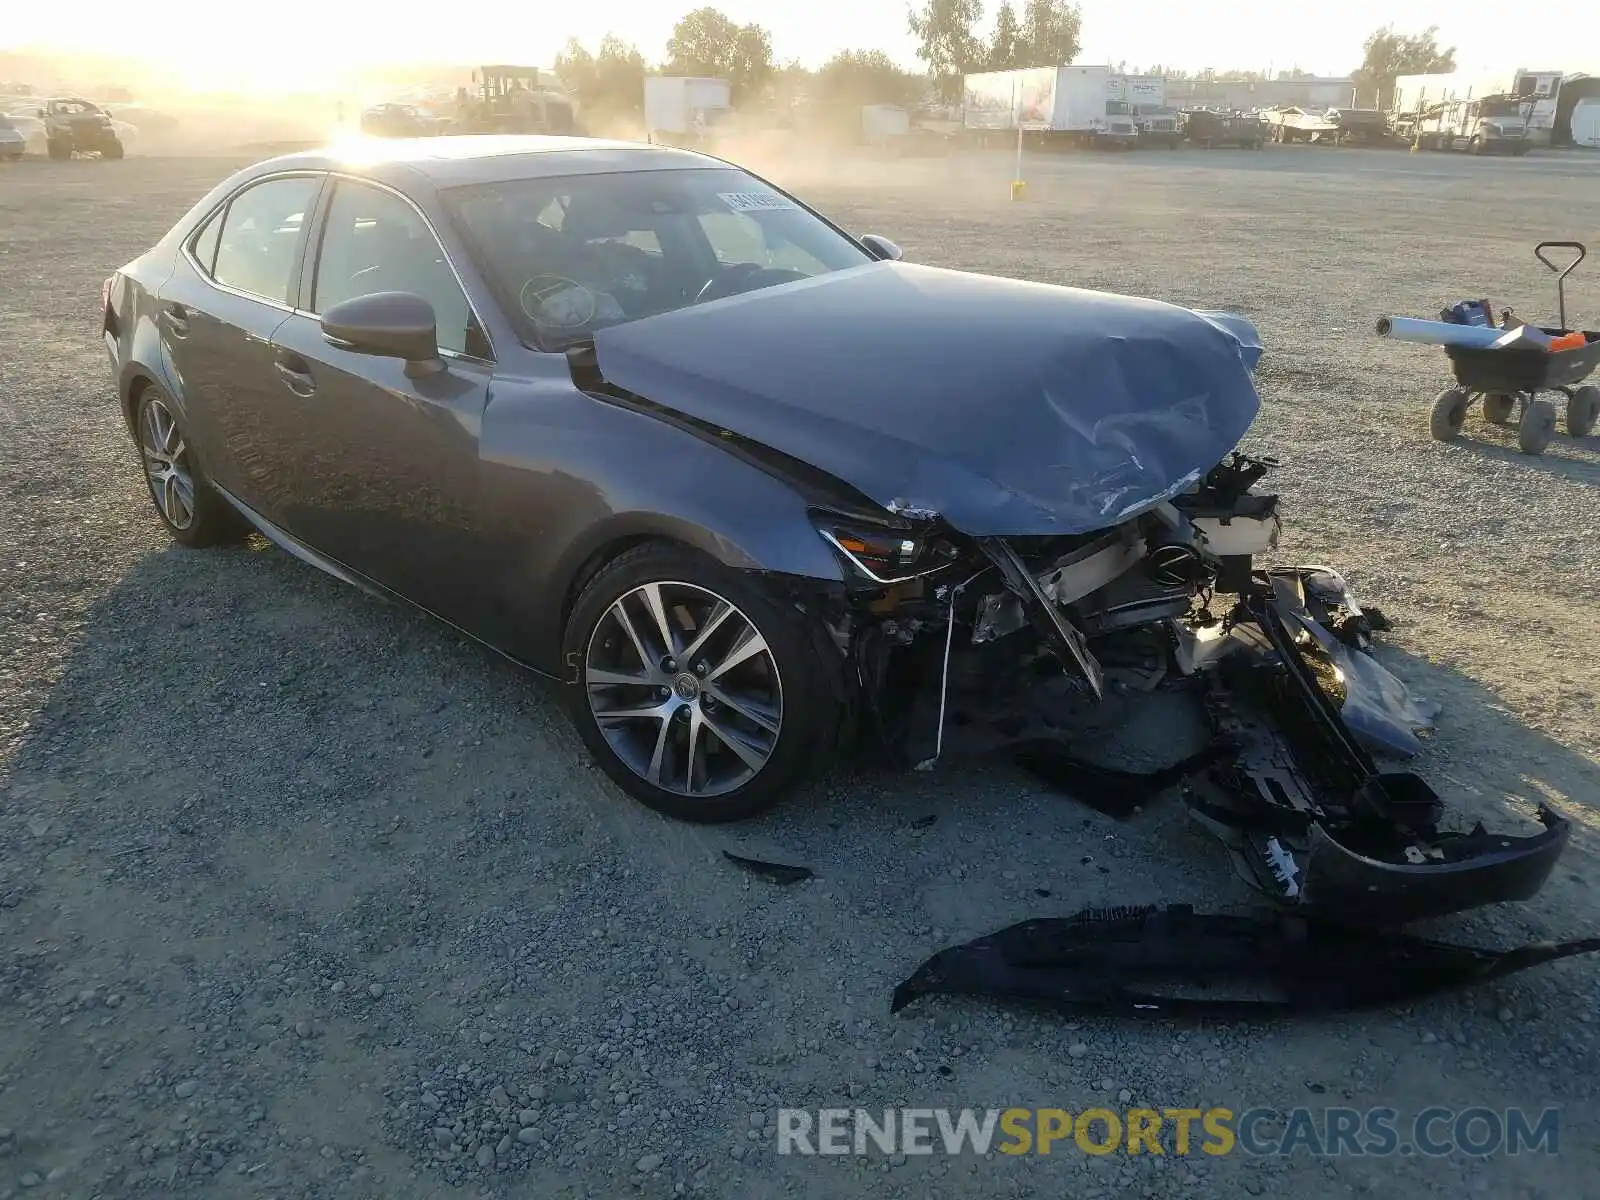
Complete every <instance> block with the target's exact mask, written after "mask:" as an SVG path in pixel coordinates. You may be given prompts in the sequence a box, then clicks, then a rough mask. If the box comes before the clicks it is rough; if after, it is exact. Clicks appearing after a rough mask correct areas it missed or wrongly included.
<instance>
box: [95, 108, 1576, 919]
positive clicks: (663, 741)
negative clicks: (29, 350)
mask: <svg viewBox="0 0 1600 1200" xmlns="http://www.w3.org/2000/svg"><path fill="white" fill-rule="evenodd" d="M899 259H900V253H899V251H898V249H897V248H896V247H895V246H894V245H893V244H892V243H890V242H888V241H886V240H884V239H882V238H879V237H872V236H860V237H856V236H852V235H850V234H848V233H846V232H844V231H843V230H841V229H839V228H837V227H836V226H834V225H833V224H831V223H830V222H828V221H827V220H826V219H825V218H823V217H821V216H820V215H818V214H817V213H815V212H814V211H812V210H810V209H808V208H806V207H805V206H804V205H803V204H801V203H800V202H799V201H797V200H795V199H794V198H793V197H791V196H789V195H787V194H786V193H784V192H782V191H780V190H778V189H776V188H774V187H772V186H771V185H769V184H767V183H766V182H764V181H762V180H760V179H757V178H755V177H753V176H751V175H749V174H748V173H746V172H744V171H741V170H739V169H737V168H735V167H732V166H730V165H728V164H726V163H723V162H720V161H718V160H715V159H710V158H706V157H704V156H700V155H695V154H690V153H686V152H683V151H679V150H671V149H664V148H659V147H644V146H635V145H629V144H624V143H611V142H599V141H590V140H585V139H564V138H544V139H537V138H535V139H522V138H513V139H502V138H468V139H454V138H442V139H427V140H426V141H422V142H417V143H406V142H389V143H386V144H384V145H383V146H382V147H380V148H373V149H370V150H366V151H363V152H362V153H361V154H359V155H354V156H352V155H350V154H337V153H334V152H331V151H328V152H312V153H307V154H299V155H293V156H289V157H286V158H280V159H275V160H272V161H270V162H267V163H263V164H259V165H258V166H256V167H252V168H250V169H248V170H246V171H243V172H240V173H239V174H237V175H236V176H234V177H233V178H231V179H229V180H227V181H226V182H224V183H223V184H222V185H220V186H219V187H218V188H217V189H216V190H215V191H214V192H213V193H212V194H211V195H210V196H208V197H206V198H205V199H204V200H202V201H201V202H200V203H199V204H198V205H196V207H195V208H194V210H193V211H191V212H190V213H189V214H188V216H186V217H185V218H184V219H183V220H182V221H180V222H179V224H178V226H177V227H175V228H174V230H173V231H172V232H171V233H170V234H168V235H167V237H166V238H164V239H163V240H162V242H161V243H159V244H158V245H157V246H156V247H155V248H154V249H152V250H151V251H150V252H149V253H147V254H146V255H144V256H141V258H139V259H137V260H135V261H134V262H133V263H130V264H129V265H128V266H126V267H124V268H123V269H122V270H120V271H119V272H118V273H117V274H115V275H114V276H113V277H112V278H111V279H109V280H107V282H106V289H105V296H104V310H103V312H104V336H105V342H106V346H107V349H108V352H109V354H110V357H111V360H112V364H113V368H114V370H115V373H116V377H117V382H118V390H119V395H120V398H121V401H122V405H123V412H124V416H125V418H126V420H127V424H128V428H129V431H130V433H131V434H132V435H133V437H134V439H135V441H136V443H137V444H138V446H139V449H140V458H141V461H142V464H143V467H144V471H145V476H146V479H147V482H148V484H149V487H150V492H151V497H152V500H153V501H154V503H155V506H156V509H157V512H158V514H159V515H160V517H161V519H162V521H163V522H164V523H165V524H166V525H167V527H168V528H169V530H170V531H171V532H172V533H173V535H174V536H175V537H176V538H177V539H178V540H179V541H180V542H182V543H184V544H187V545H196V546H198V545H206V544H213V543H216V542H221V541H226V540H228V539H229V538H232V537H236V536H239V535H240V534H241V533H242V532H244V531H245V530H247V529H248V528H251V527H254V528H255V529H258V530H260V531H261V532H263V533H264V534H266V535H267V536H268V537H270V538H272V539H274V540H275V541H277V542H278V543H280V544H281V545H283V546H285V547H287V548H288V549H290V550H291V551H292V552H293V553H295V554H296V555H298V556H300V557H301V558H303V559H305V560H307V561H308V562H311V563H313V564H314V565H317V566H320V567H322V568H323V569H325V570H328V571H330V572H332V573H334V574H336V575H338V576H339V577H340V578H343V579H345V580H347V581H349V582H352V583H355V584H357V585H359V586H362V587H365V588H367V589H369V590H372V591H375V592H378V593H380V594H385V595H391V596H396V597H399V598H402V599H405V600H407V601H410V602H412V603H414V604H416V605H418V606H420V607H422V608H424V609H426V610H428V611H429V612H431V613H433V614H434V615H436V616H438V617H441V618H443V619H445V620H447V621H449V622H450V623H452V624H453V625H455V626H456V627H458V628H459V629H461V630H463V631H465V632H467V633H469V634H471V635H472V636H474V637H476V638H478V639H480V640H482V641H484V642H486V643H488V644H489V645H491V646H493V647H495V648H496V649H498V650H500V651H502V652H503V653H505V654H507V655H508V656H510V657H512V658H513V659H515V660H516V661H518V662H521V663H523V664H525V665H527V666H530V667H532V668H533V669H535V670H537V671H539V672H542V673H544V674H546V675H549V676H552V677H554V678H556V679H558V680H560V681H561V684H562V686H563V691H564V694H565V696H566V699H567V702H568V706H569V708H570V709H571V712H572V715H573V718H574V721H575V723H576V726H577V729H578V731H579V733H580V734H581V736H582V738H583V740H584V741H585V743H586V744H587V746H588V747H589V749H590V750H591V751H592V753H593V754H594V755H595V757H596V760H597V761H598V762H599V764H600V765H601V766H602V767H603V769H604V770H605V771H606V772H607V773H608V774H609V775H610V776H611V777H612V778H613V779H614V780H616V781H617V783H618V784H619V785H621V787H622V788H623V789H624V790H625V791H627V792H628V793H630V794H631V795H633V796H635V797H637V798H638V799H639V800H641V801H642V802H644V803H645V804H647V805H649V806H651V807H652V808H655V809H658V810H660V811H662V812H665V813H669V814H671V815H673V816H675V817H680V818H684V819H688V820H695V821H725V820H732V819H736V818H740V817H746V816H749V815H751V814H753V813H756V812H759V811H761V810H763V809H764V808H766V807H768V806H769V805H771V804H772V803H774V802H775V801H776V800H778V799H779V798H780V797H781V796H782V795H783V794H784V793H785V792H786V791H787V790H789V789H790V788H791V787H793V786H794V785H795V784H796V783H797V782H798V781H799V780H800V779H801V777H802V776H804V775H806V774H808V773H811V772H815V771H817V770H818V769H820V768H822V767H823V766H824V765H825V764H826V763H827V762H828V761H829V759H830V758H831V757H832V756H833V755H834V754H835V753H836V752H837V751H839V750H841V749H846V748H856V749H859V748H862V747H867V748H875V749H878V750H880V751H884V752H887V753H888V754H889V755H891V756H892V757H894V758H896V759H897V760H899V761H900V762H902V763H904V764H905V765H907V766H924V767H927V766H932V765H933V764H934V763H936V762H937V761H938V760H939V759H940V758H941V757H944V756H946V755H948V754H949V753H951V752H952V750H953V749H954V748H955V746H956V743H958V742H959V741H961V740H962V739H963V738H966V739H968V740H973V739H974V738H975V739H976V740H977V741H978V742H982V743H983V744H985V745H987V746H989V747H991V748H993V747H995V746H1005V745H1012V746H1017V747H1026V746H1032V747H1037V746H1038V745H1040V744H1041V742H1042V743H1045V744H1049V743H1050V742H1051V741H1052V739H1054V740H1057V741H1061V740H1064V739H1067V738H1069V737H1070V732H1071V729H1072V727H1073V725H1074V724H1075V723H1076V722H1078V721H1081V720H1083V719H1085V715H1086V714H1088V713H1091V712H1093V711H1094V710H1095V709H1096V708H1097V707H1099V706H1103V705H1105V704H1107V703H1111V702H1117V701H1121V702H1125V701H1126V700H1127V699H1128V698H1129V697H1132V698H1133V699H1134V700H1135V701H1136V703H1135V704H1134V705H1133V707H1132V709H1131V710H1130V711H1131V712H1133V713H1134V714H1136V713H1137V710H1138V703H1139V702H1142V701H1141V700H1140V698H1141V697H1143V698H1146V699H1149V698H1151V697H1153V696H1154V695H1156V694H1157V693H1160V694H1162V695H1167V694H1171V695H1176V696H1179V697H1181V698H1183V699H1184V700H1186V701H1188V702H1190V703H1192V705H1193V707H1194V711H1195V713H1196V714H1198V715H1199V717H1200V718H1201V719H1202V720H1203V721H1204V722H1205V724H1206V727H1207V731H1208V735H1209V742H1210V744H1209V746H1207V747H1206V748H1205V749H1204V752H1203V753H1200V754H1198V755H1196V756H1194V757H1192V758H1190V759H1187V760H1186V761H1185V762H1184V763H1180V764H1175V766H1176V767H1177V769H1176V771H1175V773H1173V774H1172V775H1170V778H1171V780H1172V781H1174V782H1176V781H1181V782H1182V783H1183V785H1184V789H1185V796H1186V798H1187V800H1188V802H1189V803H1190V805H1191V807H1192V809H1193V811H1194V813H1195V815H1196V816H1197V817H1198V818H1199V819H1200V821H1201V822H1202V823H1204V824H1205V825H1206V826H1208V827H1209V828H1210V829H1212V830H1213V831H1214V832H1216V833H1217V834H1218V835H1219V836H1221V837H1222V838H1223V840H1224V841H1225V843H1226V844H1227V845H1228V846H1229V848H1230V850H1231V851H1232V853H1233V854H1234V856H1235V859H1236V861H1237V863H1238V865H1239V867H1240V869H1241V870H1242V871H1243V872H1244V873H1245V874H1246V876H1247V877H1248V878H1249V879H1251V881H1252V882H1254V883H1256V884H1257V885H1258V886H1260V887H1261V888H1262V889H1264V890H1265V891H1266V892H1268V893H1269V894H1271V895H1273V896H1274V897H1276V898H1278V899H1280V900H1282V901H1284V902H1286V903H1290V904H1297V905H1314V906H1317V907H1318V908H1324V909H1335V910H1338V911H1342V912H1348V913H1351V914H1352V915H1354V914H1357V913H1359V914H1361V915H1362V916H1363V919H1377V920H1389V919H1394V920H1400V919H1404V918H1406V917H1409V916H1414V915H1418V914H1421V913H1429V912H1443V911H1451V910H1454V909H1460V908H1465V907H1469V906H1472V905H1476V904H1482V903H1488V902H1491V901H1495V900H1502V899H1514V898H1520V897H1526V896H1528V895H1531V894H1533V892H1535V891H1536V890H1537V889H1538V888H1539V887H1540V885H1541V884H1542V883H1543V881H1544V879H1545V877H1546V875H1547V874H1548V873H1549V871H1550V869H1551V867H1552V865H1553V864H1554V862H1555V859H1556V857H1557V856H1558V855H1559V854H1560V852H1561V849H1562V847H1563V845H1564V843H1565V839H1566V836H1567V830H1566V825H1565V824H1564V823H1563V822H1562V821H1561V820H1560V819H1559V818H1558V817H1556V816H1555V815H1554V814H1553V813H1549V812H1541V813H1540V817H1541V819H1542V821H1543V826H1544V828H1543V829H1542V830H1539V831H1536V832H1533V833H1531V834H1529V835H1527V836H1518V837H1512V836H1504V835H1498V834H1490V833H1488V832H1487V831H1485V830H1483V829H1482V828H1481V827H1478V828H1473V829H1471V830H1466V831H1460V832H1450V831H1448V829H1447V825H1446V823H1445V822H1444V819H1443V814H1442V804H1441V802H1440V801H1439V799H1438V797H1437V796H1436V795H1435V794H1434V793H1433V792H1432V791H1431V789H1429V787H1428V785H1427V784H1426V783H1424V782H1423V781H1422V780H1421V779H1420V778H1418V777H1416V776H1414V775H1411V774H1409V773H1405V772H1396V771H1388V770H1382V769H1380V768H1379V767H1378V765H1377V763H1376V761H1375V760H1374V758H1373V757H1371V755H1372V753H1373V752H1374V748H1377V749H1378V750H1381V751H1382V752H1384V753H1387V754H1391V755H1392V754H1399V755H1402V756H1403V755H1405V754H1407V753H1411V752H1414V750H1415V749H1416V742H1415V732H1414V731H1415V729H1416V728H1418V727H1422V726H1425V725H1426V724H1427V722H1428V721H1429V720H1430V719H1431V713H1429V712H1428V710H1427V709H1426V707H1425V706H1423V705H1420V704H1419V703H1418V702H1416V701H1415V700H1413V699H1412V698H1411V697H1409V696H1408V695H1407V694H1406V692H1405V689H1404V688H1403V687H1402V686H1401V685H1400V684H1399V681H1398V680H1396V679H1395V678H1394V677H1393V676H1391V675H1389V674H1388V673H1387V672H1385V671H1384V670H1383V669H1382V667H1381V666H1379V665H1378V663H1377V661H1376V660H1375V659H1373V658H1372V657H1371V656H1370V655H1369V654H1368V653H1367V644H1368V639H1369V637H1370V634H1371V631H1372V627H1373V625H1374V623H1375V622H1374V621H1372V620H1371V619H1370V618H1369V615H1368V614H1366V613H1363V612H1362V610H1361V609H1360V607H1359V606H1358V605H1357V604H1356V603H1355V601H1354V600H1353V598H1351V597H1350V595H1349V593H1348V589H1346V588H1345V587H1344V585H1343V581H1342V580H1341V579H1339V577H1338V575H1337V573H1336V572H1334V571H1332V570H1329V569H1327V568H1306V569H1303V570H1265V569H1263V568H1262V567H1260V566H1259V565H1258V564H1257V563H1256V561H1255V559H1256V556H1258V555H1261V554H1263V553H1265V552H1267V551H1269V550H1271V549H1272V548H1273V547H1274V546H1275V544H1276V540H1277V536H1278V530H1279V514H1278V504H1277V499H1276V497H1274V496H1272V495H1270V494H1263V493H1261V492H1259V491H1258V490H1256V485H1257V484H1258V483H1259V482H1260V481H1261V480H1262V478H1263V477H1264V476H1265V475H1266V473H1267V471H1268V470H1269V467H1270V465H1271V464H1269V463H1266V462H1262V461H1257V460H1254V459H1251V458H1249V457H1245V456H1241V455H1239V454H1238V453H1236V452H1235V447H1236V446H1237V445H1238V443H1239V441H1240V439H1241V438H1242V437H1243V435H1244V434H1245V433H1246V431H1247V430H1248V429H1249V427H1250V425H1251V422H1252V421H1253V419H1254V417H1255V415H1256V411H1257V407H1258V398H1257V395H1256V391H1255V387H1254V384H1253V380H1252V371H1253V369H1254V367H1255V365H1256V362H1257V360H1258V358H1259V356H1260V354H1261V347H1260V345H1259V342H1258V341H1257V339H1256V335H1255V331H1254V329H1253V328H1252V327H1251V326H1250V325H1249V323H1248V322H1246V321H1244V320H1242V319H1241V318H1238V317H1232V316H1227V315H1224V314H1217V313H1201V312H1194V311H1190V310H1188V309H1184V308H1180V307H1176V306H1173V305H1170V304H1162V303H1157V302H1155V301H1151V300H1141V299H1133V298H1128V297H1123V296H1114V295H1108V294H1104V293H1099V292H1091V291H1083V290H1077V289H1071V288H1062V287H1052V286H1044V285H1040V284H1033V283H1025V282H1021V281H1017V280H1010V279H998V278H990V277H986V276H981V275H973V274H966V273H962V272H956V271H946V270H937V269H934V268H930V267H922V266H915V265H911V264H908V263H904V262H901V261H899ZM1086 769H1087V768H1086ZM1164 778H1165V777H1164ZM1069 783H1070V781H1069Z"/></svg>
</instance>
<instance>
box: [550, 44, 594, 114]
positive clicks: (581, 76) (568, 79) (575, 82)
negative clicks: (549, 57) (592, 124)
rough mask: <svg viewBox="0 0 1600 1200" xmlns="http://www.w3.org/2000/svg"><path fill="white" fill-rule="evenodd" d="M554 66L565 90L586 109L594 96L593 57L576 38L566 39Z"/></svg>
mask: <svg viewBox="0 0 1600 1200" xmlns="http://www.w3.org/2000/svg"><path fill="white" fill-rule="evenodd" d="M554 65H555V69H556V74H557V75H558V76H560V77H561V82H562V83H564V84H566V85H567V90H568V91H570V92H571V93H572V94H573V95H574V96H576V97H577V98H578V103H579V104H581V105H583V106H584V107H588V105H589V104H590V103H592V101H593V97H594V95H595V79H596V74H595V69H594V55H592V54H590V53H589V51H588V50H587V49H585V48H584V45H583V43H582V42H580V41H579V40H578V39H577V38H568V39H567V44H566V45H565V46H564V47H562V50H561V53H560V54H558V55H556V61H555V64H554Z"/></svg>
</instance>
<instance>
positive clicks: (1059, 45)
mask: <svg viewBox="0 0 1600 1200" xmlns="http://www.w3.org/2000/svg"><path fill="white" fill-rule="evenodd" d="M1082 39H1083V13H1082V11H1080V10H1079V8H1078V6H1077V5H1076V4H1069V3H1068V2H1067V0H1028V3H1027V5H1026V7H1025V8H1024V9H1023V11H1022V41H1023V46H1024V47H1025V51H1023V52H1024V53H1025V54H1026V57H1027V61H1028V65H1029V66H1034V67H1060V66H1065V65H1066V64H1068V63H1070V62H1071V61H1072V60H1073V59H1075V58H1077V57H1078V52H1079V51H1080V50H1082V49H1083V40H1082Z"/></svg>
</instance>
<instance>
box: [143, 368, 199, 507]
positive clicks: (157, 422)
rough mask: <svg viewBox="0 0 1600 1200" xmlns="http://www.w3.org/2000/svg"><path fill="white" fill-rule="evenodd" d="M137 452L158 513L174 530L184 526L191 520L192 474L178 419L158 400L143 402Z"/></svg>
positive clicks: (192, 501) (192, 500)
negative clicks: (142, 463)
mask: <svg viewBox="0 0 1600 1200" xmlns="http://www.w3.org/2000/svg"><path fill="white" fill-rule="evenodd" d="M139 453H140V455H141V456H142V457H143V459H144V473H145V475H146V476H147V477H148V478H149V480H150V495H151V496H152V497H153V498H154V500H155V502H156V507H157V508H158V509H160V510H161V515H162V516H163V517H165V518H166V519H167V522H168V523H169V524H170V525H171V526H172V527H173V528H174V529H188V528H189V526H190V525H192V524H193V523H194V476H193V474H192V473H191V471H190V469H189V450H188V447H187V446H185V445H184V442H183V435H182V434H181V433H179V432H178V422H177V421H176V420H175V419H174V418H173V416H172V412H171V410H169V409H168V408H167V406H166V405H165V404H164V403H162V402H161V401H160V400H156V399H153V398H152V399H149V400H146V401H145V403H144V408H143V410H142V415H141V416H140V419H139Z"/></svg>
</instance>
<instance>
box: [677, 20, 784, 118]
mask: <svg viewBox="0 0 1600 1200" xmlns="http://www.w3.org/2000/svg"><path fill="white" fill-rule="evenodd" d="M667 59H668V64H667V70H668V72H669V73H670V74H673V75H708V76H712V77H714V78H717V79H726V80H727V81H728V83H729V84H730V85H731V88H732V92H733V100H734V102H735V103H738V102H740V101H741V100H749V99H751V98H752V97H754V96H756V95H758V94H759V93H760V91H761V88H762V85H764V84H765V83H766V82H767V79H768V77H769V76H770V75H771V74H772V35H771V34H769V33H768V32H767V31H766V30H765V29H763V28H761V26H759V25H735V24H734V23H733V21H732V20H730V19H729V18H728V17H727V16H726V15H725V14H724V13H722V12H720V11H719V10H717V9H715V8H709V7H708V8H697V9H695V10H694V11H693V12H692V13H689V14H688V15H687V16H686V17H684V18H683V19H682V20H681V21H679V22H678V23H677V24H676V25H674V26H673V27H672V36H671V37H670V38H669V39H667Z"/></svg>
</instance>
